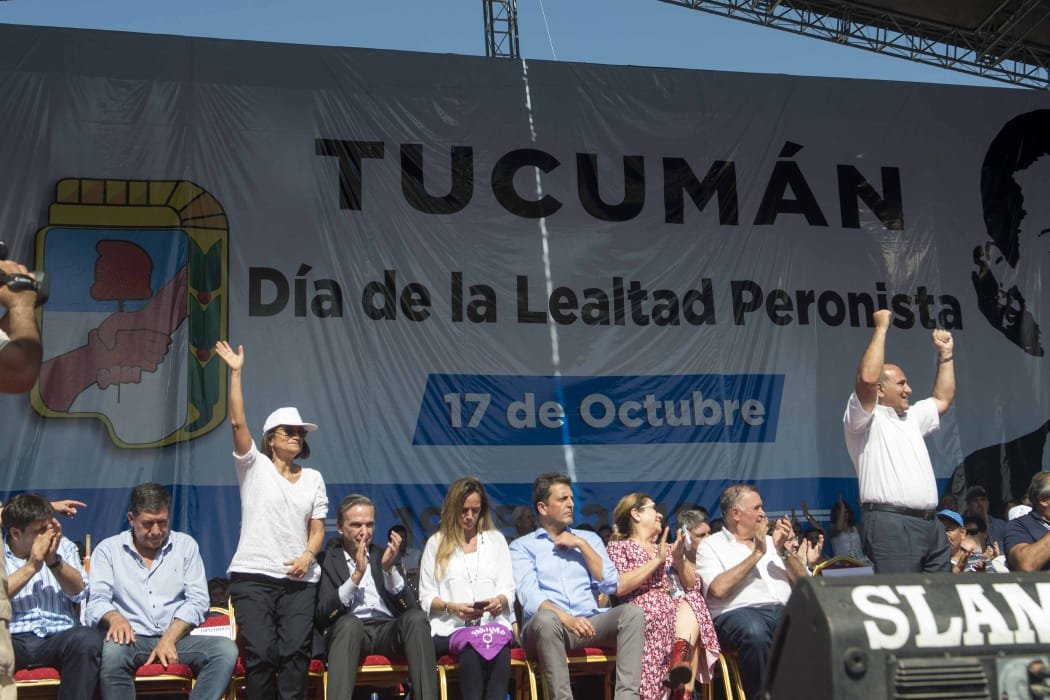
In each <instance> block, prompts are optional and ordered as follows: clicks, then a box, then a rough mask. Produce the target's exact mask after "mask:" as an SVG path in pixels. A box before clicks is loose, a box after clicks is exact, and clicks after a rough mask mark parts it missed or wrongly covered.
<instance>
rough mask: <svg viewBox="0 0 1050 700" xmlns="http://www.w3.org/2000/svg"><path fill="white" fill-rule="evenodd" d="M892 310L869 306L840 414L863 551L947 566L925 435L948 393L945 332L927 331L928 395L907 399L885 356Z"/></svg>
mask: <svg viewBox="0 0 1050 700" xmlns="http://www.w3.org/2000/svg"><path fill="white" fill-rule="evenodd" d="M892 318H893V314H892V312H890V311H889V310H886V309H881V310H879V311H876V312H875V315H874V321H875V330H874V332H873V333H872V334H871V340H870V341H869V342H868V347H867V349H866V350H865V351H864V355H863V356H862V357H861V358H860V367H859V368H858V369H857V379H856V384H855V385H854V390H853V394H852V395H851V396H850V397H849V403H848V404H847V405H846V413H845V415H844V416H843V418H842V424H843V429H844V432H845V435H846V449H847V450H848V451H849V456H850V459H852V460H853V465H854V467H856V469H857V477H858V478H859V480H860V501H861V510H863V511H864V527H863V536H864V553H865V554H866V555H867V557H868V559H870V560H871V561H872V563H874V565H875V571H876V572H877V573H897V572H909V571H912V572H918V571H948V570H950V568H951V560H950V558H949V548H948V540H947V538H946V537H945V535H944V529H943V528H942V527H941V525H940V523H938V521H937V517H936V512H935V511H936V508H937V482H936V480H935V479H934V475H933V465H932V463H931V462H930V453H929V451H928V450H927V449H926V442H925V440H924V438H925V436H926V435H929V434H930V433H932V432H933V431H935V430H937V429H938V428H939V427H940V424H941V421H940V417H941V416H942V415H943V414H944V413H945V412H946V411H947V410H948V408H949V407H951V405H952V401H953V400H954V399H955V365H954V362H953V351H954V345H953V341H952V334H951V333H949V332H948V331H945V330H939V329H938V330H935V331H933V346H934V348H936V350H937V375H936V378H935V379H934V381H933V392H932V396H930V398H928V399H923V400H922V401H919V402H917V403H915V404H911V403H909V399H910V398H911V393H912V390H911V386H910V385H909V384H908V378H907V377H906V376H905V374H904V370H902V369H901V368H900V367H898V366H897V365H891V364H887V363H886V362H885V354H886V333H887V331H889V328H890V321H891V320H892Z"/></svg>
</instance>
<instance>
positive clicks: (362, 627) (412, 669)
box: [253, 608, 505, 700]
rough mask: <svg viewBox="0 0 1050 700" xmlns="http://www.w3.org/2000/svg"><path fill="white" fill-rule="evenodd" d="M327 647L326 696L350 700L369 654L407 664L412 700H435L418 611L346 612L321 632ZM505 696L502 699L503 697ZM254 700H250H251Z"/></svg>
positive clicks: (424, 623) (426, 629)
mask: <svg viewBox="0 0 1050 700" xmlns="http://www.w3.org/2000/svg"><path fill="white" fill-rule="evenodd" d="M325 640H326V644H327V647H328V697H329V698H331V699H332V700H350V698H351V697H352V696H353V694H354V684H355V683H356V682H357V667H358V665H359V664H360V663H361V661H362V660H364V658H365V657H366V656H367V655H369V654H382V655H383V656H388V657H393V658H401V657H404V658H405V660H407V661H408V677H409V680H410V681H411V682H412V698H413V700H436V698H437V697H438V687H437V661H436V660H435V656H434V642H433V640H432V639H431V638H430V621H429V620H427V616H426V614H425V613H424V612H423V611H422V610H420V609H419V608H410V609H409V610H406V611H405V612H403V613H401V614H400V615H399V616H397V617H395V618H380V619H368V620H361V619H359V618H357V617H355V616H354V615H353V613H346V614H345V615H342V616H340V617H339V619H337V620H336V621H335V622H333V623H332V625H331V626H330V627H329V628H328V630H327V631H326V632H325ZM504 697H505V696H504ZM253 700H254V699H253Z"/></svg>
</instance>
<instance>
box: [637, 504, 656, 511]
mask: <svg viewBox="0 0 1050 700" xmlns="http://www.w3.org/2000/svg"><path fill="white" fill-rule="evenodd" d="M655 507H656V504H655V503H646V504H645V505H644V506H638V507H637V508H635V510H645V509H646V508H655Z"/></svg>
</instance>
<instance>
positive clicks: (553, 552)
mask: <svg viewBox="0 0 1050 700" xmlns="http://www.w3.org/2000/svg"><path fill="white" fill-rule="evenodd" d="M569 531H570V532H571V533H572V534H574V535H576V536H577V537H581V538H583V539H585V540H587V543H588V544H589V545H590V546H591V548H592V549H594V551H595V552H597V553H598V555H599V556H601V558H602V580H601V581H595V580H594V579H592V578H591V575H590V573H589V572H588V571H587V565H586V564H585V563H584V560H583V555H582V554H580V550H578V549H576V548H570V547H563V548H558V547H555V546H554V540H552V539H551V536H550V535H549V534H548V533H547V531H546V530H544V529H543V528H537V529H536V530H535V532H531V533H529V534H528V535H522V536H521V537H519V538H518V539H516V540H514V541H513V542H511V544H510V560H511V565H512V567H513V569H514V585H515V586H516V587H517V589H518V600H519V601H521V608H522V612H523V613H524V615H525V620H524V622H525V624H528V622H529V619H530V618H532V616H533V615H535V614H536V612H537V611H538V610H539V609H540V605H541V604H542V603H543V601H545V600H549V601H550V602H551V603H553V604H554V605H557V606H558V607H559V608H561V609H562V610H564V611H565V612H567V613H569V614H570V615H573V616H574V617H590V616H592V615H597V614H598V613H599V612H601V610H599V608H598V601H597V598H596V591H595V588H597V590H598V591H601V592H602V593H608V594H613V593H615V592H616V587H617V586H618V585H619V583H620V575H619V574H618V573H617V572H616V567H615V566H613V563H612V562H611V561H610V560H609V555H608V554H606V552H605V545H604V544H602V539H601V538H600V537H598V535H597V534H596V533H593V532H588V531H587V530H573V529H572V528H569Z"/></svg>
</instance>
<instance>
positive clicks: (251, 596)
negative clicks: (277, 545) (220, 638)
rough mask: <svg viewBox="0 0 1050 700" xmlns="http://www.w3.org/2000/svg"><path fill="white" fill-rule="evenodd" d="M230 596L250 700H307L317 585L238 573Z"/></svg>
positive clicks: (234, 578)
mask: <svg viewBox="0 0 1050 700" xmlns="http://www.w3.org/2000/svg"><path fill="white" fill-rule="evenodd" d="M230 597H231V598H232V599H233V607H234V611H235V613H236V615H237V624H238V626H239V628H240V629H239V631H238V633H237V639H238V642H239V643H241V644H242V653H243V655H244V675H245V687H246V689H247V691H248V697H250V698H251V699H252V700H274V699H275V698H278V697H279V698H282V699H284V700H293V699H295V700H303V699H304V698H305V697H306V671H307V669H308V668H309V666H310V642H311V640H312V635H313V620H314V606H315V604H316V601H317V584H316V583H306V582H304V581H293V580H291V579H283V578H271V577H269V576H260V575H257V574H239V573H236V572H234V573H231V574H230Z"/></svg>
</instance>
